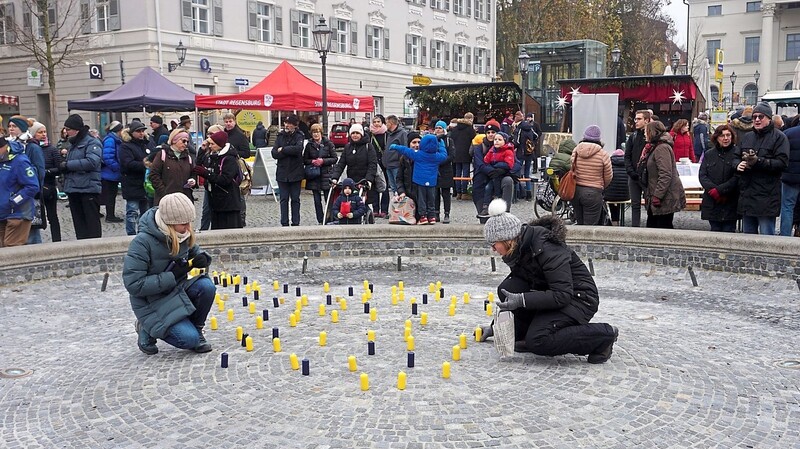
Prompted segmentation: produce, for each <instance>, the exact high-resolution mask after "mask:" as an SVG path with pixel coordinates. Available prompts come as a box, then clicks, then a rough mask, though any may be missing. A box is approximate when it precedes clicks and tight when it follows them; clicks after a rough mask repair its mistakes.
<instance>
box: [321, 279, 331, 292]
mask: <svg viewBox="0 0 800 449" xmlns="http://www.w3.org/2000/svg"><path fill="white" fill-rule="evenodd" d="M322 291H324V292H325V293H328V292H329V291H331V284H329V283H327V282H325V283H324V284H322Z"/></svg>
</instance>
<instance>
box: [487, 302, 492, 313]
mask: <svg viewBox="0 0 800 449" xmlns="http://www.w3.org/2000/svg"><path fill="white" fill-rule="evenodd" d="M486 316H492V303H489V304H486Z"/></svg>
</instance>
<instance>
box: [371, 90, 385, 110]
mask: <svg viewBox="0 0 800 449" xmlns="http://www.w3.org/2000/svg"><path fill="white" fill-rule="evenodd" d="M372 103H373V104H374V105H375V113H376V114H381V115H383V103H384V102H383V97H376V96H374V95H373V97H372Z"/></svg>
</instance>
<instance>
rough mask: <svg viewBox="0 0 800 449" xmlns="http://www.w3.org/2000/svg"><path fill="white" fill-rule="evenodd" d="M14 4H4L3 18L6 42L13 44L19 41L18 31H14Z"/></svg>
mask: <svg viewBox="0 0 800 449" xmlns="http://www.w3.org/2000/svg"><path fill="white" fill-rule="evenodd" d="M14 19H15V17H14V4H13V3H7V4H5V5H3V20H4V21H5V28H6V35H5V39H6V41H5V42H6V44H13V43H16V42H17V33H15V32H14Z"/></svg>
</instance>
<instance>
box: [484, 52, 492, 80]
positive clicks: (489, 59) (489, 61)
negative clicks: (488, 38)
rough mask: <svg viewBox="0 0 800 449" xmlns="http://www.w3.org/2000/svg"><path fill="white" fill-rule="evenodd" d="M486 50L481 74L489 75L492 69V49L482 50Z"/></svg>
mask: <svg viewBox="0 0 800 449" xmlns="http://www.w3.org/2000/svg"><path fill="white" fill-rule="evenodd" d="M484 51H485V52H486V66H485V67H484V68H483V74H484V75H489V74H491V73H492V72H491V70H492V51H491V50H484Z"/></svg>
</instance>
